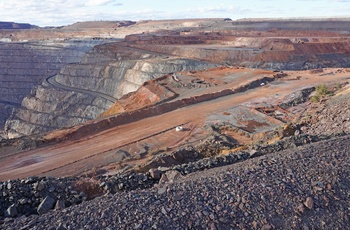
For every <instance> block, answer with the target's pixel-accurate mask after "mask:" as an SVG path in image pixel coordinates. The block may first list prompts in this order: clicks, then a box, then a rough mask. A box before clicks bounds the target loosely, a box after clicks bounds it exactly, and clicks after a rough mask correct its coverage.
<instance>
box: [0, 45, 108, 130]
mask: <svg viewBox="0 0 350 230" xmlns="http://www.w3.org/2000/svg"><path fill="white" fill-rule="evenodd" d="M100 42H101V41H93V40H91V41H89V40H86V41H74V40H67V41H51V42H50V41H41V42H40V41H39V42H30V43H29V42H23V43H0V82H1V86H0V97H1V99H0V110H1V113H0V127H1V128H2V127H3V126H4V124H5V121H6V119H7V118H8V117H9V116H10V114H11V111H12V109H13V108H19V107H20V106H21V102H22V100H23V98H24V97H25V96H26V95H28V94H29V93H30V92H31V89H32V88H33V87H34V86H36V85H38V84H39V83H40V82H41V81H42V80H44V79H45V78H47V77H49V76H52V75H55V74H57V73H58V72H59V70H60V69H61V68H62V67H63V66H64V65H66V64H68V63H74V62H78V61H80V59H81V58H82V56H83V55H84V54H85V53H86V52H87V51H89V50H90V49H91V48H92V47H93V46H94V45H96V44H99V43H100Z"/></svg>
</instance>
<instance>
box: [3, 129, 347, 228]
mask: <svg viewBox="0 0 350 230" xmlns="http://www.w3.org/2000/svg"><path fill="white" fill-rule="evenodd" d="M349 153H350V136H345V137H340V138H335V139H331V140H327V141H323V142H318V143H316V144H311V145H305V146H303V147H299V148H295V149H292V150H288V151H283V152H279V153H273V154H268V155H265V156H262V157H258V158H254V159H251V160H247V161H244V162H241V163H237V164H234V165H230V166H225V167H220V168H215V169H211V170H206V171H203V172H198V173H193V174H190V175H188V176H186V177H182V178H180V179H178V180H176V181H175V182H173V183H166V184H162V185H157V186H156V187H154V188H151V189H147V190H139V191H131V192H124V193H117V194H115V195H111V194H109V195H105V196H103V197H100V198H96V199H94V200H92V201H88V202H84V203H82V204H80V205H76V206H72V207H70V208H66V209H63V210H55V211H52V212H49V213H47V214H44V215H41V216H30V217H23V218H17V219H5V221H4V223H3V224H2V226H1V225H0V228H2V229H350V203H349V202H350V199H349V198H350V167H349V166H350V158H349Z"/></svg>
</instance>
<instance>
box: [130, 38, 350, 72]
mask: <svg viewBox="0 0 350 230" xmlns="http://www.w3.org/2000/svg"><path fill="white" fill-rule="evenodd" d="M178 39H179V40H180V41H176V40H174V39H173V40H174V41H173V43H174V44H172V45H171V46H168V45H160V44H154V45H151V46H149V45H146V44H143V43H142V42H141V43H140V44H138V43H135V44H134V45H133V46H135V47H139V48H142V49H148V50H150V51H153V52H159V53H168V54H171V55H177V56H182V57H186V58H193V59H197V60H203V61H209V62H215V63H221V64H228V65H241V66H245V67H248V68H263V69H279V70H305V69H311V68H326V67H333V68H349V67H350V38H347V39H345V38H342V39H340V40H339V39H335V40H334V41H327V42H324V43H323V42H322V43H321V42H319V41H318V42H305V43H297V42H292V40H293V39H292V40H291V39H273V38H260V39H258V38H245V37H242V38H237V37H235V38H232V40H231V41H226V42H225V45H223V46H220V42H217V43H214V46H213V47H212V48H210V46H205V45H204V46H201V45H191V44H184V45H182V41H181V37H179V38H178ZM294 40H295V39H294ZM208 42H210V41H209V40H205V37H204V38H203V40H202V41H201V44H206V43H208ZM178 44H179V45H178Z"/></svg>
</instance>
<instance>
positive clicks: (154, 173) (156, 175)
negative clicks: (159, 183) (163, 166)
mask: <svg viewBox="0 0 350 230" xmlns="http://www.w3.org/2000/svg"><path fill="white" fill-rule="evenodd" d="M149 173H150V175H151V177H152V178H153V179H155V180H159V179H160V177H161V175H162V173H161V171H160V170H158V169H155V168H152V169H150V170H149Z"/></svg>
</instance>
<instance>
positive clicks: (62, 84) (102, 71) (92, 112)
mask: <svg viewBox="0 0 350 230" xmlns="http://www.w3.org/2000/svg"><path fill="white" fill-rule="evenodd" d="M215 66H216V65H215V64H211V63H207V62H203V61H196V60H191V59H184V58H169V57H166V56H163V55H161V54H157V53H155V52H149V51H143V50H140V49H134V48H128V47H124V46H117V45H116V44H106V45H100V46H96V47H95V48H94V49H93V50H91V52H89V53H87V54H86V55H85V56H84V58H83V59H82V61H81V62H80V63H74V64H69V65H66V66H65V67H64V68H62V70H61V71H60V72H59V73H58V74H57V75H55V76H54V77H52V78H51V80H47V81H44V82H43V83H42V84H41V85H39V86H37V87H35V88H34V89H33V90H32V91H31V93H30V95H28V96H27V97H26V98H24V99H23V102H22V106H21V107H20V108H17V109H16V110H14V112H13V113H12V115H11V117H10V119H8V120H7V122H6V125H5V132H6V134H7V137H8V138H14V137H18V136H23V135H30V134H35V133H42V132H47V131H51V130H54V129H57V128H61V127H69V126H73V125H77V124H80V123H82V122H85V121H87V120H91V119H95V118H97V117H98V116H99V115H100V114H102V113H103V112H104V111H106V110H107V109H108V108H110V107H111V106H112V105H113V103H114V101H115V100H116V99H117V98H120V97H122V96H123V95H125V94H127V93H130V92H133V91H136V90H137V89H138V88H139V87H140V86H141V85H142V84H143V83H144V82H145V81H148V80H150V79H153V78H157V77H160V76H162V75H164V74H167V73H173V72H179V71H183V70H198V69H205V68H212V67H215Z"/></svg>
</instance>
